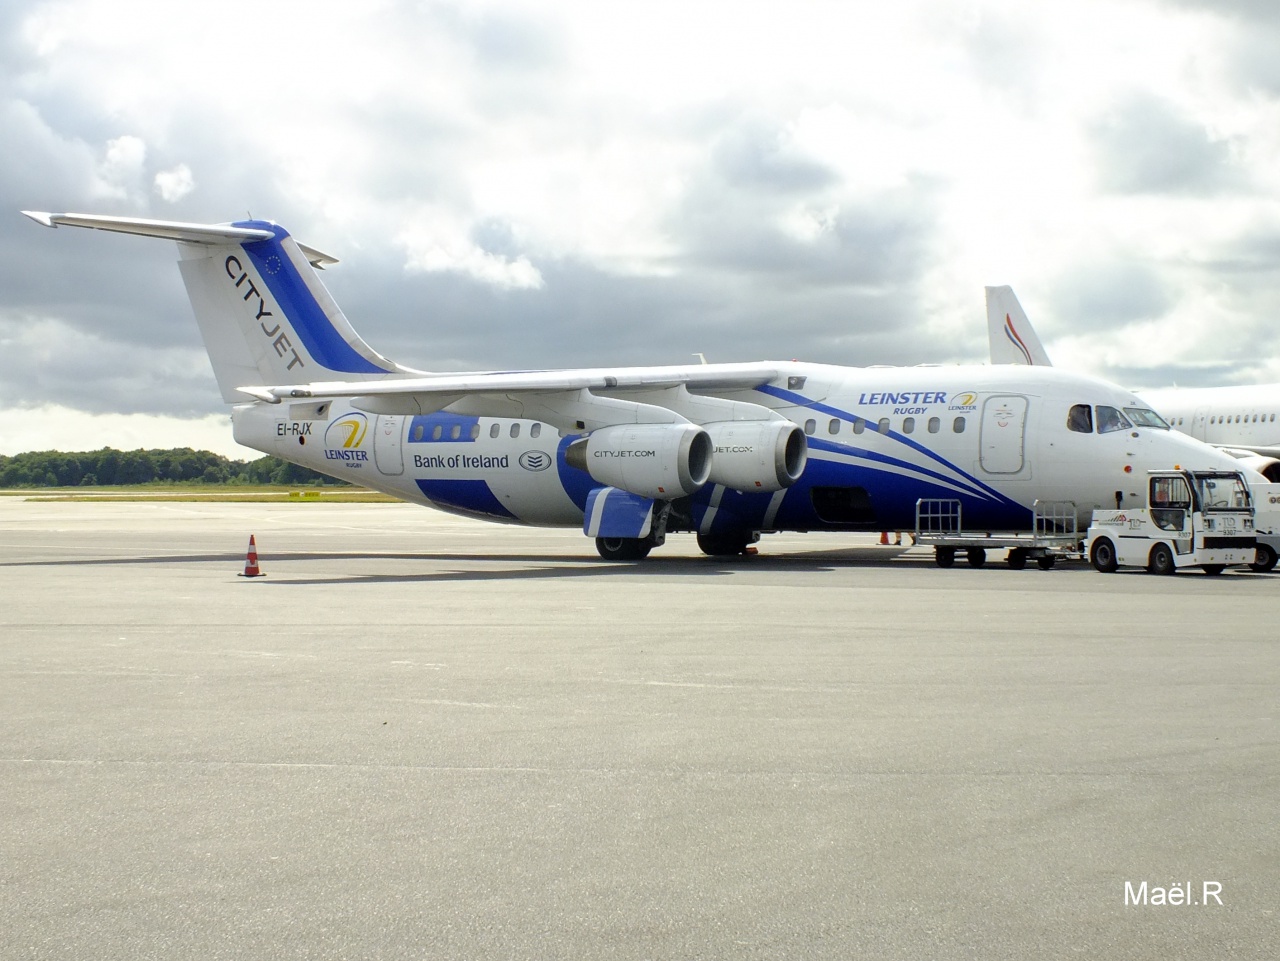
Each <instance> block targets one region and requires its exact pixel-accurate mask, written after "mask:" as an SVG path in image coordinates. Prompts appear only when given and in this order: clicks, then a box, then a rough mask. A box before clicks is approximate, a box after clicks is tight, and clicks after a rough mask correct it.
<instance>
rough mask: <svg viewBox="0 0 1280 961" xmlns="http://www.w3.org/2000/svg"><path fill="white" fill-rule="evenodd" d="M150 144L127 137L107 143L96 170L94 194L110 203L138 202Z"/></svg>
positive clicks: (136, 138)
mask: <svg viewBox="0 0 1280 961" xmlns="http://www.w3.org/2000/svg"><path fill="white" fill-rule="evenodd" d="M146 162H147V145H146V143H144V142H143V141H142V140H141V139H140V138H138V137H134V136H130V135H128V134H125V135H124V136H121V137H116V138H114V139H112V140H109V141H107V145H106V149H105V150H104V152H103V157H102V161H101V163H99V164H98V168H97V182H96V183H95V185H94V187H95V189H94V193H95V194H97V195H98V196H99V197H102V198H106V199H110V200H135V199H136V198H138V197H139V196H140V195H141V194H142V193H143V191H142V182H143V174H144V171H145V166H146Z"/></svg>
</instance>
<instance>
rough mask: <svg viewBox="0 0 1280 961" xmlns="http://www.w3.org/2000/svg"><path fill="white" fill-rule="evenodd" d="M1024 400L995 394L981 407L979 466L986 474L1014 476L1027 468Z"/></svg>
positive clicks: (1025, 408)
mask: <svg viewBox="0 0 1280 961" xmlns="http://www.w3.org/2000/svg"><path fill="white" fill-rule="evenodd" d="M1026 433H1027V398H1025V397H1019V396H1017V395H1015V394H996V395H993V396H991V397H988V398H987V399H986V401H985V402H984V403H983V405H982V429H981V434H980V437H979V444H980V447H979V463H980V464H981V465H982V469H983V470H984V471H986V472H987V473H988V474H1017V473H1018V472H1020V471H1021V470H1022V468H1023V466H1024V465H1025V464H1026V456H1025V451H1026Z"/></svg>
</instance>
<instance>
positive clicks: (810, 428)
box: [804, 417, 818, 437]
mask: <svg viewBox="0 0 1280 961" xmlns="http://www.w3.org/2000/svg"><path fill="white" fill-rule="evenodd" d="M817 429H818V422H817V421H816V420H814V419H813V418H812V417H810V418H809V419H808V420H807V421H805V422H804V432H805V433H806V434H808V435H809V436H810V437H812V436H813V432H814V431H816V430H817Z"/></svg>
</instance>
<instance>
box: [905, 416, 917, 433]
mask: <svg viewBox="0 0 1280 961" xmlns="http://www.w3.org/2000/svg"><path fill="white" fill-rule="evenodd" d="M915 429H916V419H915V418H914V417H904V418H903V420H902V432H903V433H904V434H912V433H915Z"/></svg>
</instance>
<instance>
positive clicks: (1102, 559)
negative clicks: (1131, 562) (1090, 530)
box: [1089, 537, 1120, 574]
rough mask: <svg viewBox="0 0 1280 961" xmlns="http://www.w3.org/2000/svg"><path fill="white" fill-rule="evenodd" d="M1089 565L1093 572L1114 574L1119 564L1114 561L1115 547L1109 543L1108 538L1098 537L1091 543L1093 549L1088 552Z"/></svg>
mask: <svg viewBox="0 0 1280 961" xmlns="http://www.w3.org/2000/svg"><path fill="white" fill-rule="evenodd" d="M1089 563H1090V564H1092V565H1093V569H1094V570H1095V571H1100V572H1101V573H1103V574H1114V573H1115V572H1116V568H1118V567H1119V566H1120V564H1119V563H1118V562H1117V561H1116V545H1115V544H1112V543H1111V539H1110V538H1107V537H1099V538H1098V539H1097V540H1096V541H1094V542H1093V549H1092V550H1090V551H1089Z"/></svg>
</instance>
